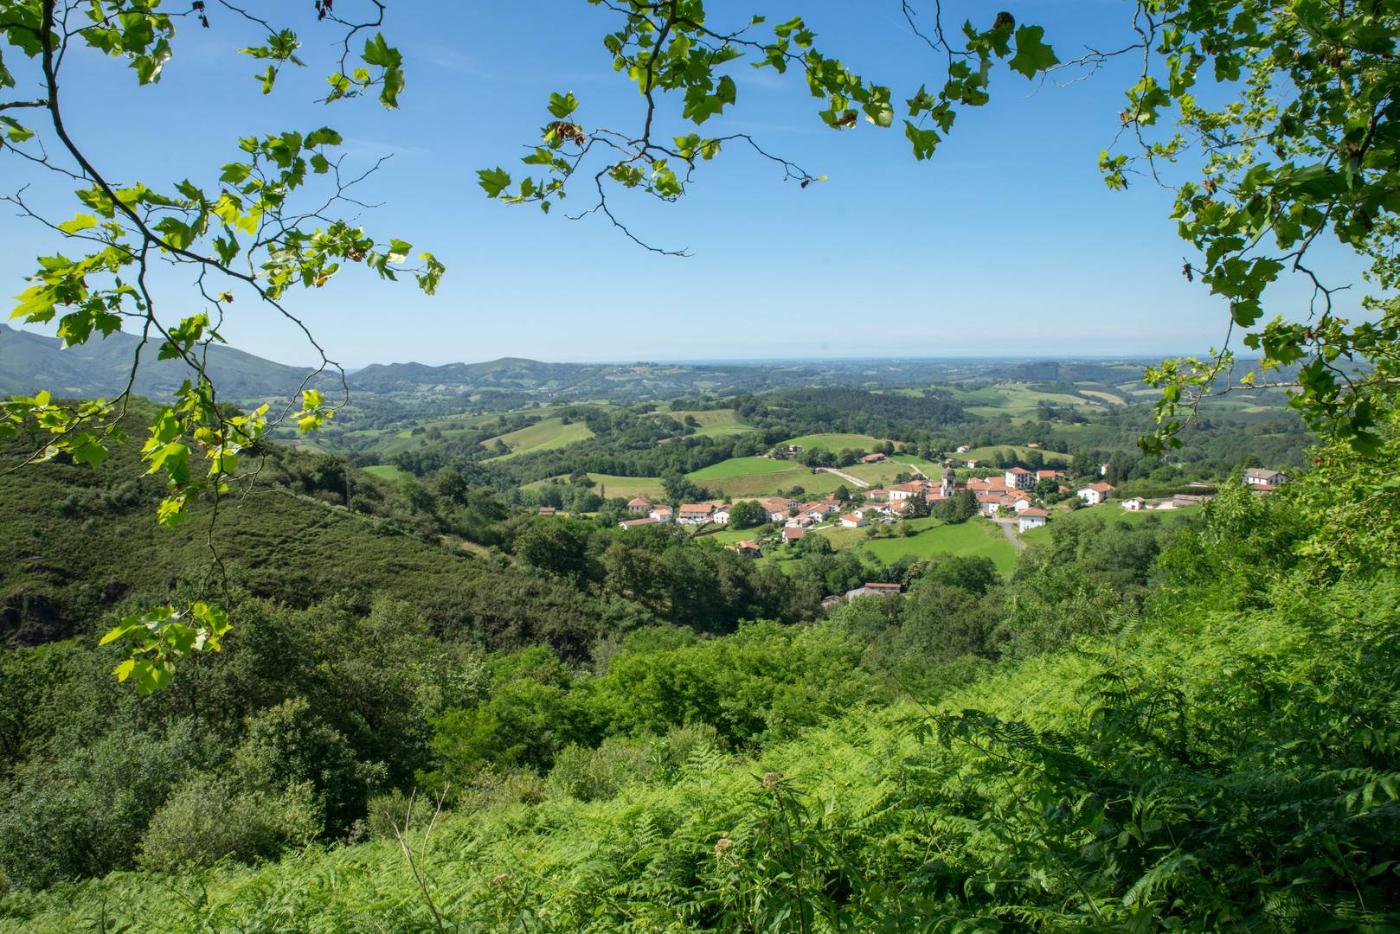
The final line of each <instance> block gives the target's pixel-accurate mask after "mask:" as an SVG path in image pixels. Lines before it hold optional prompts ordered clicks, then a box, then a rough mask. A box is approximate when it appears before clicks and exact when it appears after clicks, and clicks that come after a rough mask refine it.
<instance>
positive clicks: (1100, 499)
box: [1076, 483, 1114, 506]
mask: <svg viewBox="0 0 1400 934" xmlns="http://www.w3.org/2000/svg"><path fill="white" fill-rule="evenodd" d="M1113 490H1114V487H1113V485H1112V484H1109V483H1091V484H1089V485H1088V486H1086V487H1083V488H1082V489H1080V490H1079V492H1078V493H1077V494H1076V495H1077V496H1078V497H1079V498H1080V500H1082V501H1083V502H1084V503H1085V504H1086V505H1089V506H1097V505H1099V504H1100V503H1104V502H1107V501H1108V498H1109V497H1110V496H1112V495H1113Z"/></svg>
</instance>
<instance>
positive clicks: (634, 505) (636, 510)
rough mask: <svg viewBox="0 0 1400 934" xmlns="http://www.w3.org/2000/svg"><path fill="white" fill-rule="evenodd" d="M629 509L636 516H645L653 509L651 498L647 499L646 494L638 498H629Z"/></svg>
mask: <svg viewBox="0 0 1400 934" xmlns="http://www.w3.org/2000/svg"><path fill="white" fill-rule="evenodd" d="M627 511H628V512H630V513H631V514H632V515H634V516H645V515H646V514H647V513H648V512H650V511H651V500H649V499H647V498H646V497H645V496H638V497H637V498H636V499H633V500H629V501H628V503H627Z"/></svg>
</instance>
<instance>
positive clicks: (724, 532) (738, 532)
mask: <svg viewBox="0 0 1400 934" xmlns="http://www.w3.org/2000/svg"><path fill="white" fill-rule="evenodd" d="M760 531H763V530H762V529H726V528H722V529H719V530H717V531H714V532H706V533H705V534H704V535H700V536H697V537H696V540H697V541H702V542H715V543H716V544H719V545H734V544H738V543H739V542H751V541H757V540H758V535H759V532H760Z"/></svg>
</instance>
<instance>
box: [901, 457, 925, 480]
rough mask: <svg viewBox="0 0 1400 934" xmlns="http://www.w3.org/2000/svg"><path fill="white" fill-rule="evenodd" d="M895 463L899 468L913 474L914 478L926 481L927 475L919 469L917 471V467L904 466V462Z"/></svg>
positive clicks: (912, 465) (911, 465)
mask: <svg viewBox="0 0 1400 934" xmlns="http://www.w3.org/2000/svg"><path fill="white" fill-rule="evenodd" d="M895 463H896V464H898V465H899V466H901V467H908V468H909V469H910V470H911V471H913V472H914V476H916V477H918V478H919V479H920V480H927V479H929V476H928V474H926V473H924V472H923V471H922V470H920V469H919V468H918V467H917V466H915V465H914V464H906V463H904V461H895Z"/></svg>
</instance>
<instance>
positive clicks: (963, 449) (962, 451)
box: [957, 444, 972, 454]
mask: <svg viewBox="0 0 1400 934" xmlns="http://www.w3.org/2000/svg"><path fill="white" fill-rule="evenodd" d="M971 450H972V445H970V444H960V445H958V450H957V453H959V454H966V453H967V452H968V451H971Z"/></svg>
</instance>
